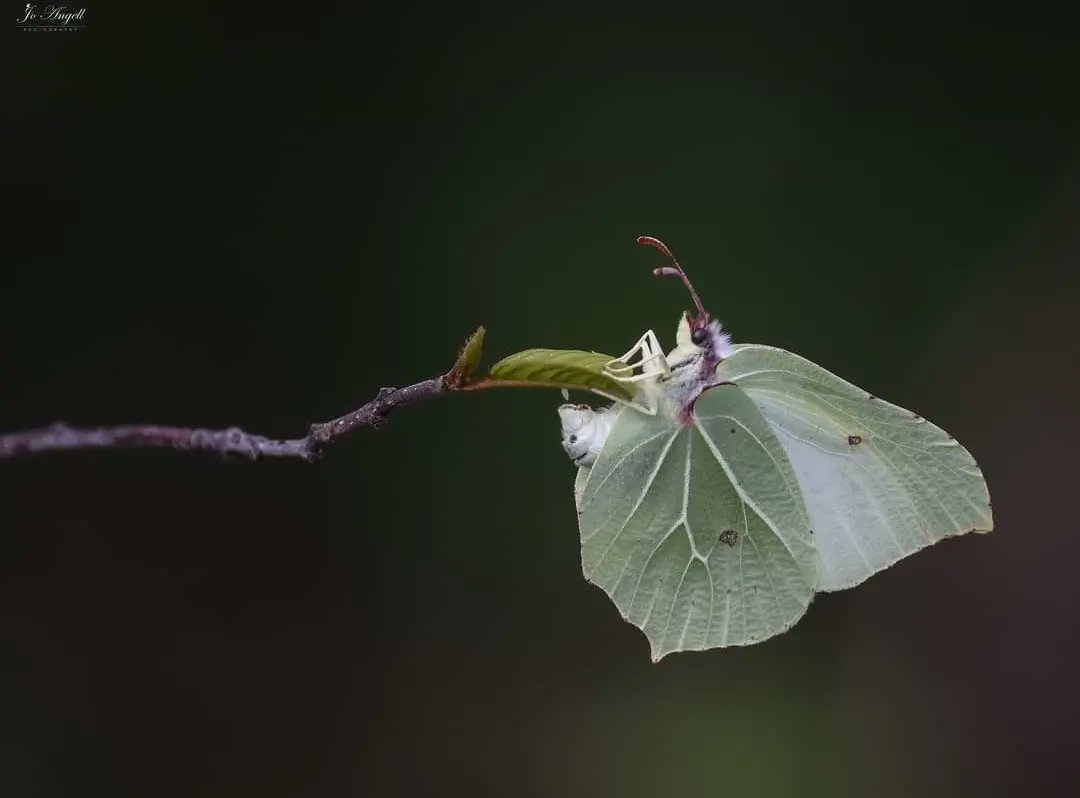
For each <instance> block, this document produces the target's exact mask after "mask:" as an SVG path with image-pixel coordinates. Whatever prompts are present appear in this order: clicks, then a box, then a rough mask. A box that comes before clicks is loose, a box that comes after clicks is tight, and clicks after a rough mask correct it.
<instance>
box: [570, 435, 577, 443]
mask: <svg viewBox="0 0 1080 798" xmlns="http://www.w3.org/2000/svg"><path fill="white" fill-rule="evenodd" d="M570 443H577V435H571V436H570Z"/></svg>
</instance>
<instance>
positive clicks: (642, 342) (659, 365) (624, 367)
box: [604, 330, 671, 416]
mask: <svg viewBox="0 0 1080 798" xmlns="http://www.w3.org/2000/svg"><path fill="white" fill-rule="evenodd" d="M638 352H640V355H641V356H640V359H638V360H637V361H636V362H635V361H634V360H633V359H632V358H633V356H634V355H635V354H636V353H638ZM637 369H640V373H639V374H635V373H634V371H635V370H637ZM604 373H605V374H606V375H607V376H609V377H611V378H612V379H613V380H617V381H618V382H624V383H635V382H644V383H645V384H644V385H643V386H642V387H643V390H641V391H639V392H638V396H637V397H635V398H636V399H641V400H642V402H643V403H642V402H638V401H634V402H630V403H629V404H630V406H631V407H634V408H636V409H637V410H640V411H641V412H643V413H645V414H646V415H650V416H654V415H656V411H657V408H658V402H657V395H656V392H655V391H654V390H650V386H651V384H652V383H653V382H654V381H655V379H656V378H657V377H667V376H668V375H669V374H671V368H670V367H669V366H668V361H667V356H666V355H665V354H664V350H662V349H661V348H660V341H659V340H658V339H657V337H656V333H655V332H653V331H652V330H646V331H645V333H644V334H643V335H642V336H641V337H640V338H638V339H637V341H636V342H635V343H634V345H633V346H632V347H630V349H629V350H628V351H627V352H625V353H624V354H623V355H622V356H621V357H617V358H615V359H614V360H610V361H608V362H607V364H605V366H604Z"/></svg>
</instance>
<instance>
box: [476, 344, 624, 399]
mask: <svg viewBox="0 0 1080 798" xmlns="http://www.w3.org/2000/svg"><path fill="white" fill-rule="evenodd" d="M613 360H614V358H613V357H611V355H603V354H600V353H599V352H585V351H582V350H577V349H526V350H524V351H522V352H517V353H515V354H513V355H510V356H509V357H505V358H503V359H502V360H500V361H499V362H498V363H496V364H495V365H494V366H492V367H491V374H490V375H489V376H488V377H487V378H486V379H485V380H481V381H480V382H479V383H475V385H477V387H495V386H498V385H535V386H536V387H546V388H578V389H582V390H587V391H592V392H593V393H596V394H599V395H601V396H605V397H607V398H609V399H623V400H627V401H629V400H630V399H632V398H633V394H632V393H631V391H630V389H628V388H627V387H626V386H625V385H624V384H622V383H620V382H618V381H617V380H614V379H612V378H611V377H609V376H608V375H607V374H605V373H604V366H605V365H607V364H608V363H611V362H612V361H613ZM616 364H617V365H618V363H617V361H616Z"/></svg>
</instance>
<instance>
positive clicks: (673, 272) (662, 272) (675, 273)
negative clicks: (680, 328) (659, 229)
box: [637, 236, 709, 325]
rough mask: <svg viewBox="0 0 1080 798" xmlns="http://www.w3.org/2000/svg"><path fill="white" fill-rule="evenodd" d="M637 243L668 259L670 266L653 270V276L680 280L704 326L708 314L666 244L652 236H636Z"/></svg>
mask: <svg viewBox="0 0 1080 798" xmlns="http://www.w3.org/2000/svg"><path fill="white" fill-rule="evenodd" d="M637 242H638V243H639V244H646V245H648V246H650V247H654V248H655V249H658V250H660V252H661V253H663V255H664V257H665V258H667V259H668V261H669V262H670V265H668V266H659V267H657V268H655V269H653V274H655V275H656V276H657V277H678V278H679V279H680V280H682V282H683V285H685V286H686V289H687V290H688V291H689V292H690V296H692V297H693V298H694V305H695V306H697V310H698V313H699V314H700V319H701V322H700V323H701V324H702V325H704V324H705V320H706V319H708V318H709V314H708V313H706V312H705V306H704V305H702V304H701V297H699V296H698V292H697V291H695V290H694V284H693V283H691V282H690V278H689V277H687V276H686V272H684V271H683V268H682V266H680V265H679V262H678V261H677V260H675V256H674V255H672V254H671V250H670V249H668V247H667V244H665V243H664V242H663V241H661V240H660V239H659V238H653V237H652V236H638V240H637Z"/></svg>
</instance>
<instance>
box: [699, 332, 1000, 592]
mask: <svg viewBox="0 0 1080 798" xmlns="http://www.w3.org/2000/svg"><path fill="white" fill-rule="evenodd" d="M718 376H719V377H720V378H721V379H723V380H730V381H732V382H736V383H738V385H739V387H740V388H742V389H743V390H744V391H745V392H746V394H747V395H748V396H749V397H750V398H751V399H752V400H753V402H754V403H755V404H756V405H757V407H758V408H759V409H760V410H761V413H762V414H763V415H764V417H765V418H766V419H767V421H768V422H769V425H770V427H771V428H772V429H773V431H774V432H775V433H776V438H777V440H779V442H780V444H781V445H782V446H783V448H784V450H785V452H786V453H787V456H788V459H789V460H790V462H791V464H792V466H793V467H794V469H795V473H796V475H797V477H798V480H799V483H800V486H801V489H802V494H803V497H804V500H805V503H806V507H807V511H808V512H809V515H810V520H811V526H812V528H813V529H814V532H815V543H816V545H817V549H818V553H819V557H820V579H819V585H818V589H819V590H841V589H844V588H848V587H852V586H854V585H857V584H859V583H860V582H862V581H863V580H865V579H866V578H868V577H869V576H871V575H873V574H874V573H877V572H878V571H880V570H882V569H884V568H887V567H888V566H889V565H891V564H893V563H894V562H896V561H897V560H899V559H901V558H903V557H906V556H907V555H909V554H912V553H913V552H915V551H918V550H919V549H921V548H923V547H924V546H927V545H929V544H931V543H935V542H936V541H938V540H940V539H942V538H944V537H947V536H949V535H958V534H963V533H965V532H985V531H989V530H990V529H992V528H993V518H992V514H991V510H990V503H989V496H988V493H987V488H986V482H985V480H984V479H983V476H982V472H981V471H980V470H979V467H978V466H977V465H976V463H975V460H974V458H973V457H972V456H971V454H970V453H969V452H968V451H967V450H966V449H964V447H962V446H961V445H960V444H959V443H957V442H956V441H955V440H954V439H953V438H952V437H951V436H950V435H949V434H948V433H946V432H945V431H944V430H942V429H940V428H939V427H936V426H934V425H933V424H931V423H930V422H928V421H926V420H925V419H922V418H920V417H919V416H917V415H916V414H915V413H912V412H911V411H909V410H905V409H903V408H901V407H897V406H896V405H893V404H890V403H888V402H885V401H883V400H881V399H877V398H876V397H873V396H871V395H869V394H868V393H867V392H866V391H864V390H862V389H861V388H858V387H856V386H854V385H852V384H851V383H849V382H846V381H845V380H842V379H841V378H839V377H837V376H836V375H834V374H832V373H830V372H828V371H826V370H825V369H823V368H821V367H820V366H817V365H815V364H814V363H811V362H810V361H808V360H806V359H805V358H802V357H799V356H798V355H795V354H792V353H791V352H786V351H784V350H782V349H776V348H774V347H768V346H759V345H743V346H740V347H737V350H736V352H735V354H734V355H733V356H732V357H730V358H728V359H727V360H726V361H724V362H723V363H721V364H720V367H719V369H718Z"/></svg>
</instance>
